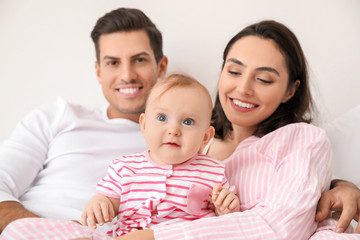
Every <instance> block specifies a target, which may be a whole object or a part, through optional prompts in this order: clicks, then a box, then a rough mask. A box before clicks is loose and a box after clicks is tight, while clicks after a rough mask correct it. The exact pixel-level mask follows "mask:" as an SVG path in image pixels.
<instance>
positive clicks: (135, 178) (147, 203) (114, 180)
mask: <svg viewBox="0 0 360 240" xmlns="http://www.w3.org/2000/svg"><path fill="white" fill-rule="evenodd" d="M224 168H225V167H224V165H223V164H221V163H219V162H218V161H216V160H213V159H211V158H209V157H208V156H206V155H196V156H194V157H193V158H192V159H190V160H189V161H187V162H185V163H183V164H181V165H178V166H176V167H173V166H171V165H159V164H157V163H155V162H153V161H152V160H151V159H150V158H149V155H148V151H145V152H144V153H141V154H132V155H128V156H124V157H121V158H117V159H114V160H113V161H112V162H111V164H110V166H109V168H108V173H107V176H106V177H104V178H103V179H102V180H101V181H100V182H99V183H98V185H97V192H98V193H100V194H103V195H106V196H108V197H111V198H119V200H120V207H119V212H118V221H117V222H116V223H115V224H114V226H113V236H120V235H123V234H126V233H128V232H130V231H132V230H137V229H142V228H154V227H155V226H156V225H161V224H162V223H165V224H171V223H177V222H184V221H188V222H190V221H193V220H196V219H199V218H202V217H208V216H214V212H213V211H212V210H210V209H209V208H208V203H209V200H210V197H209V195H211V192H212V188H213V186H214V185H215V184H216V183H219V184H222V185H223V186H225V187H228V182H227V179H226V177H225V174H224Z"/></svg>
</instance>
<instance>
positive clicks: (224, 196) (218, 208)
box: [211, 184, 240, 216]
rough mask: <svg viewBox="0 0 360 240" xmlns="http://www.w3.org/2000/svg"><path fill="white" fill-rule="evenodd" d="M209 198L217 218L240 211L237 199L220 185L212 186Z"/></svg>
mask: <svg viewBox="0 0 360 240" xmlns="http://www.w3.org/2000/svg"><path fill="white" fill-rule="evenodd" d="M211 198H212V202H213V204H214V207H215V213H216V215H217V216H220V215H224V214H228V213H231V212H238V211H240V200H239V198H238V197H237V196H236V195H235V194H234V193H233V192H231V191H230V190H229V189H227V188H223V187H222V186H221V185H220V184H216V185H215V186H214V188H213V192H212V197H211Z"/></svg>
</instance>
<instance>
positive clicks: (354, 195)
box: [316, 179, 360, 233]
mask: <svg viewBox="0 0 360 240" xmlns="http://www.w3.org/2000/svg"><path fill="white" fill-rule="evenodd" d="M330 211H341V215H340V219H339V222H338V224H337V226H336V232H344V231H345V230H346V229H347V228H348V226H349V225H350V222H351V220H352V219H354V220H356V221H358V222H359V218H360V189H359V188H358V187H357V186H356V185H355V184H353V183H351V182H347V181H345V180H340V179H334V180H332V182H331V190H329V191H327V192H324V193H323V194H322V195H321V198H320V201H319V203H318V207H317V213H316V221H322V220H324V219H325V218H326V217H327V216H328V215H329V213H330ZM355 232H356V233H360V224H359V223H358V225H357V227H356V231H355Z"/></svg>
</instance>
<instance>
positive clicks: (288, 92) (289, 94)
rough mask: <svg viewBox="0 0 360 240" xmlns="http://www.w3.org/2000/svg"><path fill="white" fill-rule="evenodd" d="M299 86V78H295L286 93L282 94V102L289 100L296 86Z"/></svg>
mask: <svg viewBox="0 0 360 240" xmlns="http://www.w3.org/2000/svg"><path fill="white" fill-rule="evenodd" d="M299 86H300V80H296V81H295V82H294V83H293V84H292V85H291V86H290V87H289V89H288V90H287V93H286V95H285V96H284V98H283V100H282V101H281V102H282V103H286V102H287V101H289V100H290V99H291V98H292V97H293V96H294V95H295V92H296V90H297V89H298V87H299Z"/></svg>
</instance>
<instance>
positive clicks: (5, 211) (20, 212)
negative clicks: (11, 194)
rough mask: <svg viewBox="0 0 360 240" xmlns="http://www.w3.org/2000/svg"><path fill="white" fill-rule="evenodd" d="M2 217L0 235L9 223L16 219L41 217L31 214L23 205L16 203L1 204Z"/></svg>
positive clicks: (0, 218)
mask: <svg viewBox="0 0 360 240" xmlns="http://www.w3.org/2000/svg"><path fill="white" fill-rule="evenodd" d="M0 216H1V217H0V233H1V232H2V231H3V230H4V228H5V227H6V226H7V225H8V224H9V223H11V222H12V221H15V220H16V219H20V218H27V217H40V216H38V215H36V214H34V213H32V212H29V211H28V210H26V209H25V208H24V206H23V205H21V204H20V203H18V202H15V201H5V202H0Z"/></svg>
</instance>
